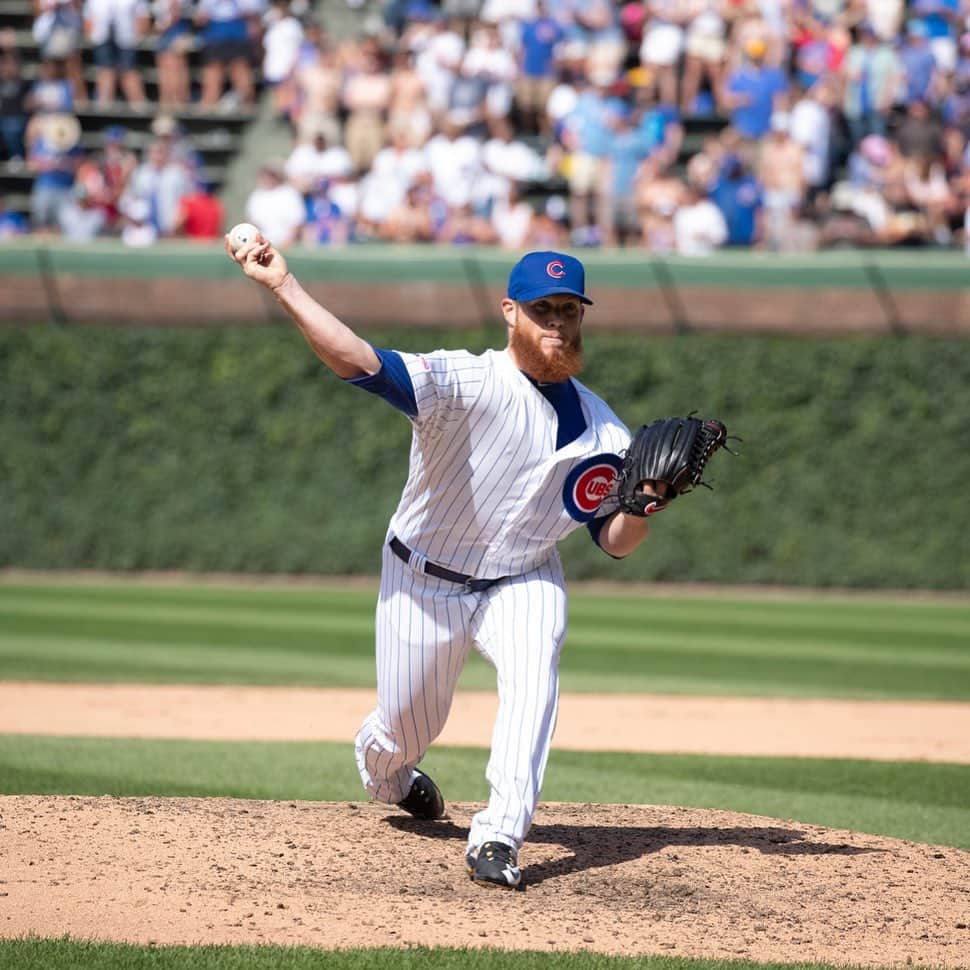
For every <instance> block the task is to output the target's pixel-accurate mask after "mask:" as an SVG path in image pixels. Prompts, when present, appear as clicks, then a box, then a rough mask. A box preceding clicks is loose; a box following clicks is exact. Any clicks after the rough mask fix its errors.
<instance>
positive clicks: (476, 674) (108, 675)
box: [0, 583, 970, 700]
mask: <svg viewBox="0 0 970 970" xmlns="http://www.w3.org/2000/svg"><path fill="white" fill-rule="evenodd" d="M375 593H376V591H375V590H374V589H361V588H359V586H358V587H350V588H341V587H339V586H338V585H333V584H331V585H327V586H323V587H320V588H313V589H307V588H298V589H285V588H280V587H273V588H265V587H264V588H259V587H250V588H245V589H241V588H232V587H218V586H209V585H205V586H199V587H192V586H169V585H166V586H160V587H151V586H145V585H135V584H125V583H117V584H106V585H88V584H84V585H76V586H72V585H67V584H63V583H52V584H49V585H44V584H41V583H32V584H22V583H0V677H2V678H3V679H7V680H10V679H21V680H25V679H32V680H51V681H101V682H121V681H130V682H139V683H162V682H165V683H234V684H302V685H320V686H370V685H371V684H372V681H373V613H374V599H375ZM569 624H570V625H569V637H568V640H567V643H566V648H565V651H564V654H563V660H562V668H561V669H562V688H563V690H567V691H568V690H602V691H658V692H663V693H696V694H736V695H747V696H754V695H763V696H804V697H859V698H926V699H934V700H967V699H970V601H967V602H959V601H953V602H944V603H940V602H936V601H934V602H927V601H921V600H916V599H901V600H891V599H888V598H885V597H883V598H877V599H871V600H866V599H860V598H858V597H852V598H845V599H838V598H832V597H825V598H820V599H817V600H812V599H806V598H805V597H804V596H799V597H793V598H791V599H787V600H786V599H776V598H771V599H764V598H762V599H758V598H749V599H744V598H738V599H725V598H712V599H699V598H693V597H679V598H678V597H676V596H669V597H654V596H650V597H639V596H637V595H636V594H635V593H602V592H597V593H592V592H588V591H577V592H575V593H574V594H573V595H572V597H571V600H570V618H569ZM493 683H494V678H493V676H492V673H491V671H490V669H489V668H488V667H487V666H486V665H485V664H484V663H483V662H481V661H478V660H477V658H473V661H472V662H471V663H470V664H469V667H468V669H467V670H466V672H465V675H464V677H463V680H462V686H464V687H476V688H480V687H491V686H492V685H493Z"/></svg>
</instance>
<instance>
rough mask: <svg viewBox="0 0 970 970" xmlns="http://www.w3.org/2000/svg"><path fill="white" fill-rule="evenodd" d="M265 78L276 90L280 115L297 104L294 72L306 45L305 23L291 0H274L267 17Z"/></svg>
mask: <svg viewBox="0 0 970 970" xmlns="http://www.w3.org/2000/svg"><path fill="white" fill-rule="evenodd" d="M263 22H264V26H265V31H264V33H263V80H264V81H265V82H266V83H267V84H268V85H269V86H270V87H271V88H272V89H273V103H274V107H275V109H276V114H277V117H282V118H288V117H289V116H290V113H291V111H292V109H293V107H294V99H295V86H294V77H293V75H294V71H295V69H296V65H297V61H298V59H299V55H300V47H301V45H302V44H303V26H302V25H301V24H300V21H299V20H297V18H296V17H294V16H293V14H292V13H291V12H290V4H289V0H273V5H272V7H271V8H270V9H269V11H268V12H267V14H266V17H265V18H264V21H263Z"/></svg>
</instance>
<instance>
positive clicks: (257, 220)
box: [246, 163, 307, 248]
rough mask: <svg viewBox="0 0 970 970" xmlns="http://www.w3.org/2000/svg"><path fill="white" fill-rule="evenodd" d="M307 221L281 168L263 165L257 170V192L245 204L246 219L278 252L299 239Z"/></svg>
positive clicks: (304, 209) (300, 198)
mask: <svg viewBox="0 0 970 970" xmlns="http://www.w3.org/2000/svg"><path fill="white" fill-rule="evenodd" d="M306 217H307V212H306V203H305V202H304V201H303V196H302V195H300V193H299V192H298V191H297V190H296V189H295V188H293V186H292V185H290V184H289V183H288V182H286V181H285V180H284V177H283V169H282V166H279V165H276V164H272V163H270V164H267V165H264V166H263V167H262V168H261V169H260V170H259V177H258V179H257V181H256V188H255V189H253V191H252V192H250V194H249V198H248V200H247V201H246V218H247V219H248V220H249V221H250V222H251V223H252V224H253V225H254V226H256V228H257V229H259V231H260V232H261V233H262V234H263V236H265V238H266V239H268V240H269V241H270V242H271V243H272V244H273V245H274V246H276V247H277V248H281V247H284V246H289V245H291V244H292V243H294V242H296V241H297V239H299V236H300V229H301V228H302V226H303V223H304V222H306Z"/></svg>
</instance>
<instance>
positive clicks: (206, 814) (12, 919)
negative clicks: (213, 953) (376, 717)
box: [0, 796, 970, 967]
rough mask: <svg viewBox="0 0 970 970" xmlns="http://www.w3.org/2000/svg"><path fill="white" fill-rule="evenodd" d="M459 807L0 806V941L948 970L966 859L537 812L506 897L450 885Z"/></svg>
mask: <svg viewBox="0 0 970 970" xmlns="http://www.w3.org/2000/svg"><path fill="white" fill-rule="evenodd" d="M478 807H479V806H475V805H469V804H456V805H451V806H450V812H451V818H450V819H448V820H446V821H442V822H417V821H415V820H413V819H411V818H410V817H408V816H405V815H402V814H401V813H399V812H397V811H396V810H395V809H392V808H388V807H386V806H380V805H371V804H347V803H313V802H287V803H284V802H265V801H241V800H233V799H222V798H210V799H191V798H177V799H165V798H81V797H60V796H59V797H40V796H27V797H20V796H17V797H15V796H5V797H0V829H2V832H0V877H2V878H0V936H2V937H16V936H21V935H24V934H28V933H35V934H39V935H43V936H59V935H62V934H70V935H72V936H75V937H81V938H100V939H113V940H128V941H133V942H142V943H145V942H149V941H154V942H156V943H159V944H166V943H168V944H172V943H201V942H206V943H215V942H218V943H279V944H297V943H304V944H309V945H313V946H321V947H350V946H365V945H377V946H389V945H390V946H393V945H407V944H418V943H420V944H431V945H451V946H495V947H501V948H503V949H538V950H581V949H588V950H596V951H600V952H606V953H616V954H627V955H634V954H647V953H665V954H679V955H685V956H686V955H689V956H708V957H722V958H723V957H746V958H750V959H756V960H783V961H802V960H804V961H808V960H824V961H829V962H834V963H844V962H846V961H849V962H851V963H858V964H882V965H886V964H896V963H898V964H905V963H908V962H910V961H912V962H913V963H916V964H936V965H945V966H950V967H958V966H964V967H966V966H970V929H968V927H967V924H968V921H970V853H968V852H963V851H960V850H956V849H950V848H936V847H933V846H927V845H922V844H918V843H912V842H903V841H899V840H894V839H886V838H881V837H876V836H870V835H860V834H858V833H852V832H846V831H839V830H833V829H826V828H822V827H820V826H816V825H804V824H801V823H798V822H781V821H778V820H773V819H767V818H761V817H758V816H751V815H740V814H737V813H732V812H722V811H705V810H699V809H684V808H667V807H657V806H629V805H563V804H548V805H543V806H542V807H541V808H540V811H539V814H538V816H537V818H536V824H535V825H534V827H533V830H532V833H531V835H530V839H529V842H528V843H527V845H526V846H525V848H524V849H523V852H522V855H521V859H520V861H521V864H522V866H523V874H524V889H523V891H520V892H502V891H487V890H483V889H481V888H479V887H476V886H474V885H473V884H472V883H471V882H470V881H469V880H468V878H467V876H466V874H465V871H464V866H463V848H464V840H465V838H466V835H467V831H468V823H469V821H470V819H471V815H472V813H473V812H474V811H475V810H476V809H477V808H478Z"/></svg>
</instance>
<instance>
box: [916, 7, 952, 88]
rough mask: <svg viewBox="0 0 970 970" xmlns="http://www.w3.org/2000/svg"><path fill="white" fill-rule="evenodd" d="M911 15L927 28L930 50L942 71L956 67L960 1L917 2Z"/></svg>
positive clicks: (948, 70)
mask: <svg viewBox="0 0 970 970" xmlns="http://www.w3.org/2000/svg"><path fill="white" fill-rule="evenodd" d="M910 13H911V14H912V15H913V16H914V17H917V18H919V20H921V21H922V23H923V24H924V25H925V27H926V34H927V37H928V38H929V43H930V50H932V52H933V56H934V57H935V58H936V63H937V66H938V67H939V69H940V70H941V71H946V72H950V71H952V70H953V69H954V68H955V67H956V61H957V43H956V32H957V29H958V27H959V24H960V0H915V2H914V3H911V4H910Z"/></svg>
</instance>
